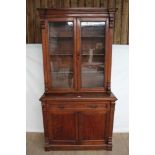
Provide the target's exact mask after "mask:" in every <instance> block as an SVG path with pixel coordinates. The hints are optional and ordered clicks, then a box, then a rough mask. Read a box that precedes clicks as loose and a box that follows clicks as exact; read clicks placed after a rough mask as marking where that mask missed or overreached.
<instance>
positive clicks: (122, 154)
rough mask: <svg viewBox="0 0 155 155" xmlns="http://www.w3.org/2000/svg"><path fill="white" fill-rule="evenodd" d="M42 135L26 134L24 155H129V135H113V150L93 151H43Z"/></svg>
mask: <svg viewBox="0 0 155 155" xmlns="http://www.w3.org/2000/svg"><path fill="white" fill-rule="evenodd" d="M43 146H44V136H43V133H35V132H33V133H32V132H27V133H26V155H129V134H128V133H115V134H114V135H113V150H112V151H104V150H98V151H97V150H94V151H48V152H45V151H44V148H43Z"/></svg>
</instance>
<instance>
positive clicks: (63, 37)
mask: <svg viewBox="0 0 155 155" xmlns="http://www.w3.org/2000/svg"><path fill="white" fill-rule="evenodd" d="M75 37H76V34H75V19H72V18H69V19H65V18H60V19H52V20H51V21H48V53H49V66H50V75H49V77H50V83H51V89H52V90H74V88H75V87H76V86H75V85H76V82H75V81H76V80H75V78H76V76H75Z"/></svg>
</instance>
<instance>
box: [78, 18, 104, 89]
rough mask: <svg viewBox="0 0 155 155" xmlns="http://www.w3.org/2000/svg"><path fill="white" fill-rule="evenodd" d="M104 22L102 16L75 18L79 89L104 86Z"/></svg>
mask: <svg viewBox="0 0 155 155" xmlns="http://www.w3.org/2000/svg"><path fill="white" fill-rule="evenodd" d="M106 22H107V19H103V18H102V19H98V18H96V19H93V18H79V19H78V20H77V23H78V27H77V31H78V33H77V35H78V40H79V42H78V44H77V48H78V50H77V52H78V56H79V63H78V74H79V75H80V78H79V81H78V86H79V90H81V91H82V90H83V91H103V90H104V88H105V83H106V82H105V80H106V76H105V73H106V71H105V70H106V62H105V61H106V59H105V56H106V50H105V49H106V38H105V36H106V30H107V23H106Z"/></svg>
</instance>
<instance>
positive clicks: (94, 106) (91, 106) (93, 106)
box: [89, 105, 97, 108]
mask: <svg viewBox="0 0 155 155" xmlns="http://www.w3.org/2000/svg"><path fill="white" fill-rule="evenodd" d="M89 107H90V108H97V105H90V106H89Z"/></svg>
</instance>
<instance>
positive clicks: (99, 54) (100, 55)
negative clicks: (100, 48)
mask: <svg viewBox="0 0 155 155" xmlns="http://www.w3.org/2000/svg"><path fill="white" fill-rule="evenodd" d="M81 55H82V56H89V54H81ZM102 55H104V54H93V56H102Z"/></svg>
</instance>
